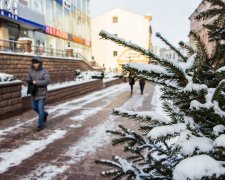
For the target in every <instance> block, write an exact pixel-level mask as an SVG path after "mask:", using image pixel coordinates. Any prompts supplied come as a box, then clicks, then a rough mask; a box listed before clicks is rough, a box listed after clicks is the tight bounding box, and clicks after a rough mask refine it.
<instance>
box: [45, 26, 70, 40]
mask: <svg viewBox="0 0 225 180" xmlns="http://www.w3.org/2000/svg"><path fill="white" fill-rule="evenodd" d="M45 32H46V33H47V34H50V35H53V36H56V37H59V38H62V39H66V40H67V39H68V34H67V33H66V32H63V31H61V30H59V29H56V28H53V27H50V26H46V30H45Z"/></svg>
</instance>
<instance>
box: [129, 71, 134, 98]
mask: <svg viewBox="0 0 225 180" xmlns="http://www.w3.org/2000/svg"><path fill="white" fill-rule="evenodd" d="M129 84H130V93H131V94H133V87H134V84H135V78H134V75H132V74H130V75H129Z"/></svg>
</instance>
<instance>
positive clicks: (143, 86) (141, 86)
mask: <svg viewBox="0 0 225 180" xmlns="http://www.w3.org/2000/svg"><path fill="white" fill-rule="evenodd" d="M139 85H140V90H141V94H144V88H145V81H144V80H143V79H140V80H139Z"/></svg>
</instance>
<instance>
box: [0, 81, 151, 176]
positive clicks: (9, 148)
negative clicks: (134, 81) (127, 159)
mask: <svg viewBox="0 0 225 180" xmlns="http://www.w3.org/2000/svg"><path fill="white" fill-rule="evenodd" d="M153 90H154V87H153V85H151V84H147V85H146V89H145V94H144V95H141V94H140V90H139V87H138V86H137V85H136V87H135V91H134V94H133V95H130V91H129V86H128V84H120V85H117V86H113V87H110V88H107V89H104V90H101V91H98V92H94V93H92V94H89V95H86V96H83V97H79V98H77V99H71V100H69V101H67V102H61V103H58V104H53V105H51V106H48V107H47V110H48V112H49V114H50V115H49V120H48V122H47V127H46V129H44V130H43V131H41V132H36V131H35V130H34V129H35V128H36V124H37V119H35V118H36V117H34V115H35V114H34V113H33V112H32V111H29V112H27V113H24V114H23V115H21V116H17V117H14V118H11V119H8V120H4V121H0V147H1V149H0V179H7V180H9V179H13V180H14V179H76V180H80V179H81V180H82V179H84V180H88V179H90V180H94V179H103V177H101V176H100V172H101V170H106V169H105V167H101V166H99V165H96V164H95V162H94V161H95V160H96V159H102V158H103V159H105V158H106V159H111V157H112V155H115V154H117V155H120V154H123V152H121V147H113V148H112V146H111V140H112V137H111V136H110V135H107V134H106V133H105V130H107V129H115V128H117V127H118V124H122V125H124V126H126V127H129V128H130V129H137V123H138V122H135V121H132V120H128V119H126V118H119V117H115V116H113V115H111V112H112V109H113V108H114V107H122V108H124V109H128V110H132V109H134V110H144V111H146V110H151V109H152V105H151V98H152V94H153Z"/></svg>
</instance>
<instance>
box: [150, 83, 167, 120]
mask: <svg viewBox="0 0 225 180" xmlns="http://www.w3.org/2000/svg"><path fill="white" fill-rule="evenodd" d="M161 95H162V92H161V91H160V86H158V85H156V86H155V89H154V93H153V95H152V101H151V104H152V105H153V106H154V111H155V112H156V114H160V115H161V116H162V117H164V118H165V119H167V120H168V121H169V119H170V117H169V116H168V115H167V114H166V113H165V111H164V110H163V108H162V101H161V100H160V97H161Z"/></svg>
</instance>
